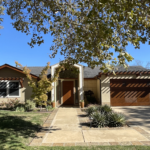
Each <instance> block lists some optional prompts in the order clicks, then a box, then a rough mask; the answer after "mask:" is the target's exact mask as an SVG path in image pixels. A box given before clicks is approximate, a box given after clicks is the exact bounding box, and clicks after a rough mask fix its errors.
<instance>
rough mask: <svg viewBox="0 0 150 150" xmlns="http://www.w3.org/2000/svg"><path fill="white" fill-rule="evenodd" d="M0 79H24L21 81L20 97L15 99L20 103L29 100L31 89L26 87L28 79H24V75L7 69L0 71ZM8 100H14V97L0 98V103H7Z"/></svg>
mask: <svg viewBox="0 0 150 150" xmlns="http://www.w3.org/2000/svg"><path fill="white" fill-rule="evenodd" d="M0 77H22V78H24V81H23V86H24V87H23V88H21V86H20V97H17V99H18V100H20V102H22V103H23V102H25V100H27V99H30V98H31V94H32V89H31V88H30V87H29V86H28V79H27V78H26V76H25V74H22V73H20V72H17V71H15V70H12V69H9V68H3V69H1V70H0ZM8 99H15V97H9V98H8V97H5V98H3V97H0V103H1V102H7V101H8Z"/></svg>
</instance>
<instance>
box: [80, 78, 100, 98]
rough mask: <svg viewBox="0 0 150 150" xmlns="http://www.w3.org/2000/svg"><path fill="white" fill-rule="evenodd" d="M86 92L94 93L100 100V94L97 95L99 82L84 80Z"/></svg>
mask: <svg viewBox="0 0 150 150" xmlns="http://www.w3.org/2000/svg"><path fill="white" fill-rule="evenodd" d="M83 89H84V91H88V90H91V91H93V93H94V94H93V95H92V96H94V97H95V98H96V99H98V94H97V92H98V91H97V80H96V79H93V80H92V79H89V80H88V79H84V88H83Z"/></svg>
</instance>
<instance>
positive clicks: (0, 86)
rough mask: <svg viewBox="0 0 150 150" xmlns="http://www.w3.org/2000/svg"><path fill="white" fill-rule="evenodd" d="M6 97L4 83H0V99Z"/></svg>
mask: <svg viewBox="0 0 150 150" xmlns="http://www.w3.org/2000/svg"><path fill="white" fill-rule="evenodd" d="M6 95H7V88H6V82H0V97H4V96H6Z"/></svg>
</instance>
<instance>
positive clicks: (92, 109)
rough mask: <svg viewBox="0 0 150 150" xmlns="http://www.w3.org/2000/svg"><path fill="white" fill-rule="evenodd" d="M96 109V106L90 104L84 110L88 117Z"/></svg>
mask: <svg viewBox="0 0 150 150" xmlns="http://www.w3.org/2000/svg"><path fill="white" fill-rule="evenodd" d="M95 111H96V108H95V107H94V106H91V107H89V108H87V109H86V110H85V112H86V113H87V115H88V116H89V117H90V116H91V115H92V114H93V113H94V112H95Z"/></svg>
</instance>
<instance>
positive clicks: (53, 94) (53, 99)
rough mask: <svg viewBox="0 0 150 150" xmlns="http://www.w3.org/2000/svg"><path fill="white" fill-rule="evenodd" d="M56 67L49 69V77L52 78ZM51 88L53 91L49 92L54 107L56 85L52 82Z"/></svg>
mask: <svg viewBox="0 0 150 150" xmlns="http://www.w3.org/2000/svg"><path fill="white" fill-rule="evenodd" d="M57 66H58V65H55V66H52V67H51V77H53V76H54V73H55V68H56V67H57ZM52 86H53V89H52V90H51V100H52V101H54V102H55V107H56V87H55V86H56V84H55V83H54V82H53V83H52Z"/></svg>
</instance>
